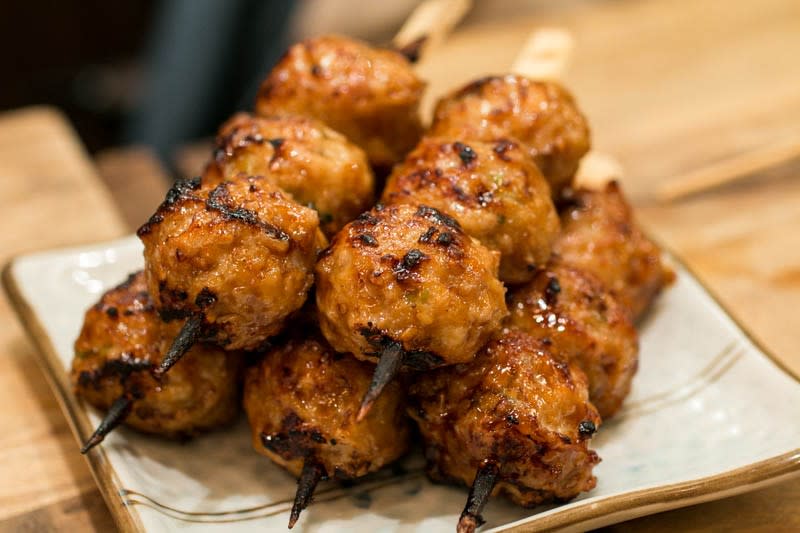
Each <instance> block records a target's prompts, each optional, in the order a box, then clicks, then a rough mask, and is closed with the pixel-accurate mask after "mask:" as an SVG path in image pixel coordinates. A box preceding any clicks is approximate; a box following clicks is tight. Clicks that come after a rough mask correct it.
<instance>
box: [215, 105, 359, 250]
mask: <svg viewBox="0 0 800 533" xmlns="http://www.w3.org/2000/svg"><path fill="white" fill-rule="evenodd" d="M239 173H245V174H247V175H249V176H256V175H259V176H269V177H270V178H271V179H272V180H273V181H274V182H275V184H276V185H278V186H279V187H280V188H281V189H283V190H284V191H286V192H288V193H289V194H291V195H292V196H293V197H294V199H295V200H296V201H297V202H299V203H300V204H302V205H306V206H308V207H311V208H313V209H316V210H317V212H318V213H319V218H320V224H321V227H322V230H323V231H324V232H325V234H326V235H328V236H331V235H333V234H334V233H336V232H337V231H339V230H340V229H341V228H342V226H344V225H345V224H346V223H348V222H349V221H351V220H353V219H354V218H356V216H358V214H359V213H362V212H364V211H365V210H366V209H369V207H370V206H371V205H372V203H373V201H374V194H375V191H374V178H373V176H372V170H371V169H370V166H369V163H368V162H367V156H366V155H365V154H364V151H363V150H361V149H360V148H359V147H358V146H356V145H354V144H352V143H351V142H349V141H348V140H347V139H345V138H344V136H343V135H341V134H339V133H337V132H335V131H333V130H332V129H330V128H328V127H327V126H325V125H324V124H323V123H321V122H319V121H317V120H314V119H312V118H305V117H291V116H286V117H281V118H258V117H253V116H251V115H248V114H246V113H240V114H238V115H236V116H234V117H233V118H232V119H231V120H229V121H228V122H227V123H226V124H224V125H223V126H222V128H221V129H220V133H219V136H218V137H217V145H216V150H215V151H214V159H213V160H212V162H211V163H210V164H209V166H208V168H207V169H206V173H205V175H204V176H203V182H204V185H206V184H211V185H216V184H218V183H219V182H220V181H223V180H224V179H228V178H231V177H234V176H235V175H236V174H239Z"/></svg>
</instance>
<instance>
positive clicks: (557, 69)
mask: <svg viewBox="0 0 800 533" xmlns="http://www.w3.org/2000/svg"><path fill="white" fill-rule="evenodd" d="M573 47H574V39H573V38H572V34H570V33H569V32H568V31H567V30H565V29H563V28H539V29H537V30H536V31H534V32H533V33H532V34H531V35H530V37H528V40H526V41H525V44H524V45H522V50H521V51H520V52H519V54H517V57H516V59H515V60H514V64H513V65H512V66H511V72H514V73H516V74H521V75H523V76H527V77H528V78H532V79H535V80H558V79H561V78H562V77H563V75H564V71H565V70H566V68H567V64H568V63H569V60H570V57H571V56H572V49H573Z"/></svg>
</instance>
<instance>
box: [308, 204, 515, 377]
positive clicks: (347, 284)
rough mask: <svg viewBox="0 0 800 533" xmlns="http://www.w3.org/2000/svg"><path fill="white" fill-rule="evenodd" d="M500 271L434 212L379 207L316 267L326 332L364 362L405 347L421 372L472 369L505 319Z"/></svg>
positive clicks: (341, 236) (347, 230)
mask: <svg viewBox="0 0 800 533" xmlns="http://www.w3.org/2000/svg"><path fill="white" fill-rule="evenodd" d="M498 263H499V258H498V254H497V253H496V252H491V251H490V250H488V249H487V248H484V247H483V246H482V245H481V244H480V243H479V242H478V241H476V240H474V239H472V238H471V237H469V236H468V235H466V234H465V233H464V232H463V231H462V230H461V227H460V226H459V224H458V222H456V221H455V220H454V219H452V218H451V217H449V216H447V215H445V214H443V213H441V212H439V211H437V210H436V209H434V208H431V207H427V206H414V205H408V204H400V205H391V206H385V207H384V206H382V205H378V206H377V207H376V208H374V209H373V210H371V211H369V212H367V213H364V214H362V215H361V216H359V218H358V219H356V220H355V221H353V222H351V223H350V224H348V225H347V226H345V227H344V229H343V230H342V231H341V232H339V233H338V234H337V235H336V237H335V238H334V239H333V242H332V243H331V245H330V247H329V248H328V249H327V250H326V251H325V252H324V253H323V254H322V257H321V259H320V261H319V263H318V264H317V271H316V273H317V289H316V291H317V306H318V308H319V318H320V326H321V328H322V332H323V333H324V334H325V337H326V338H327V339H328V341H329V342H330V343H331V345H332V346H333V347H334V348H335V349H336V350H338V351H340V352H350V353H353V354H354V355H355V356H356V357H358V358H359V359H366V360H373V361H374V360H377V358H378V357H379V356H380V353H381V352H382V350H383V349H385V348H386V347H387V345H399V346H401V347H402V349H403V351H404V352H405V360H404V362H405V364H406V365H408V366H411V367H413V368H417V369H424V368H431V367H435V366H440V365H444V364H453V363H460V362H465V361H469V360H471V359H472V357H473V356H474V354H475V352H476V351H477V350H478V348H480V347H481V345H483V343H485V342H486V341H487V340H488V338H489V336H490V335H491V334H492V333H493V332H494V331H495V330H496V329H498V327H499V326H500V322H501V320H502V319H503V317H504V316H505V315H506V314H507V311H506V305H505V301H504V294H505V289H504V287H503V284H502V283H501V282H500V281H499V280H498V279H497V269H498Z"/></svg>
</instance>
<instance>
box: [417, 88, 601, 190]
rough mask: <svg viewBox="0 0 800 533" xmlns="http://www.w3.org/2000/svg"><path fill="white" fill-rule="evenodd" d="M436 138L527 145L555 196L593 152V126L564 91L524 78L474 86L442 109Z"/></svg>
mask: <svg viewBox="0 0 800 533" xmlns="http://www.w3.org/2000/svg"><path fill="white" fill-rule="evenodd" d="M429 133H430V134H431V135H443V136H449V137H454V136H455V137H460V138H465V139H468V138H474V139H483V140H494V139H501V138H515V139H517V140H519V141H520V142H522V143H523V144H525V145H526V146H527V148H528V150H529V151H530V153H531V155H532V156H533V158H534V160H535V161H536V164H537V165H538V166H539V169H540V170H541V171H542V174H544V177H545V178H547V181H548V182H549V183H550V187H551V189H552V190H553V193H554V194H557V193H558V192H559V191H561V189H563V188H564V187H565V186H567V185H569V184H570V182H571V181H572V178H573V176H574V175H575V172H576V171H577V170H578V164H579V163H580V160H581V157H583V155H584V154H585V153H586V152H588V151H589V146H590V139H589V125H588V124H587V122H586V118H585V117H584V116H583V114H582V113H581V112H580V110H579V109H578V108H577V106H576V104H575V100H574V99H573V97H572V95H571V94H570V93H569V92H567V90H566V89H564V88H563V87H561V86H560V85H558V84H556V83H553V82H548V81H534V80H531V79H528V78H525V77H524V76H518V75H512V74H509V75H506V76H491V77H487V78H483V79H480V80H477V81H474V82H472V83H470V84H469V85H467V86H466V87H464V88H462V89H459V90H457V91H455V92H453V93H452V94H450V95H449V96H446V97H445V98H443V99H442V100H441V101H439V103H438V104H437V105H436V109H435V111H434V118H433V124H432V125H431V129H430V132H429Z"/></svg>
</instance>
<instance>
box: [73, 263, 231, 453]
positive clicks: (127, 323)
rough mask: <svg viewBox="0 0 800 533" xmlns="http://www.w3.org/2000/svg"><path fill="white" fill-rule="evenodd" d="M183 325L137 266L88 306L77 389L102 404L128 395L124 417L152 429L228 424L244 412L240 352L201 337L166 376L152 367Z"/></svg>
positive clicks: (180, 431)
mask: <svg viewBox="0 0 800 533" xmlns="http://www.w3.org/2000/svg"><path fill="white" fill-rule="evenodd" d="M179 327H180V326H179V324H178V323H173V324H165V323H164V322H162V321H161V319H160V318H159V317H158V313H157V312H156V310H155V306H154V305H153V301H152V300H151V298H150V296H149V295H148V292H147V284H146V283H145V279H144V274H143V273H142V272H138V273H136V274H132V275H131V276H130V278H128V280H127V281H126V282H124V283H122V284H121V285H119V286H117V287H115V288H113V289H111V290H109V291H108V292H106V293H105V294H104V295H103V296H102V298H101V299H100V301H99V302H98V303H97V304H95V305H94V306H93V307H91V308H90V309H89V310H88V311H87V312H86V317H85V319H84V322H83V328H82V329H81V333H80V336H79V337H78V340H77V341H75V358H74V359H73V361H72V372H71V379H72V383H73V386H74V387H75V394H76V395H77V396H78V397H80V398H83V399H84V400H85V401H86V402H87V403H89V404H90V405H93V406H94V407H96V408H98V409H101V410H107V409H109V408H110V407H111V405H112V404H113V403H114V402H115V401H116V400H117V399H118V398H120V397H122V396H124V395H126V394H128V395H130V397H131V398H133V400H134V401H133V403H132V407H131V408H130V412H129V413H128V415H127V418H126V420H125V423H126V424H127V425H129V426H131V427H134V428H136V429H138V430H140V431H144V432H146V433H156V434H159V435H165V436H171V437H175V436H186V435H193V434H195V433H197V432H199V431H201V430H207V429H211V428H215V427H217V426H221V425H224V424H227V423H228V422H230V421H231V420H232V419H233V418H234V417H235V416H236V415H237V413H238V412H239V398H240V397H239V391H240V389H239V385H240V377H241V373H240V370H241V356H240V354H238V353H236V352H225V351H222V350H220V349H219V348H215V347H213V346H210V345H207V344H198V345H195V346H194V347H193V348H192V349H191V350H190V352H189V357H187V358H185V359H184V360H182V361H180V362H179V363H178V364H176V365H175V367H174V368H173V370H172V372H171V373H170V374H169V375H168V376H164V378H163V379H162V381H161V382H156V380H155V379H154V378H153V377H152V376H151V374H150V369H151V368H152V367H153V366H154V365H157V364H158V363H159V361H160V360H161V357H162V355H163V354H164V351H165V350H166V348H167V347H168V346H169V343H170V341H171V340H172V336H174V335H175V333H176V330H177V329H178V328H179Z"/></svg>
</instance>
